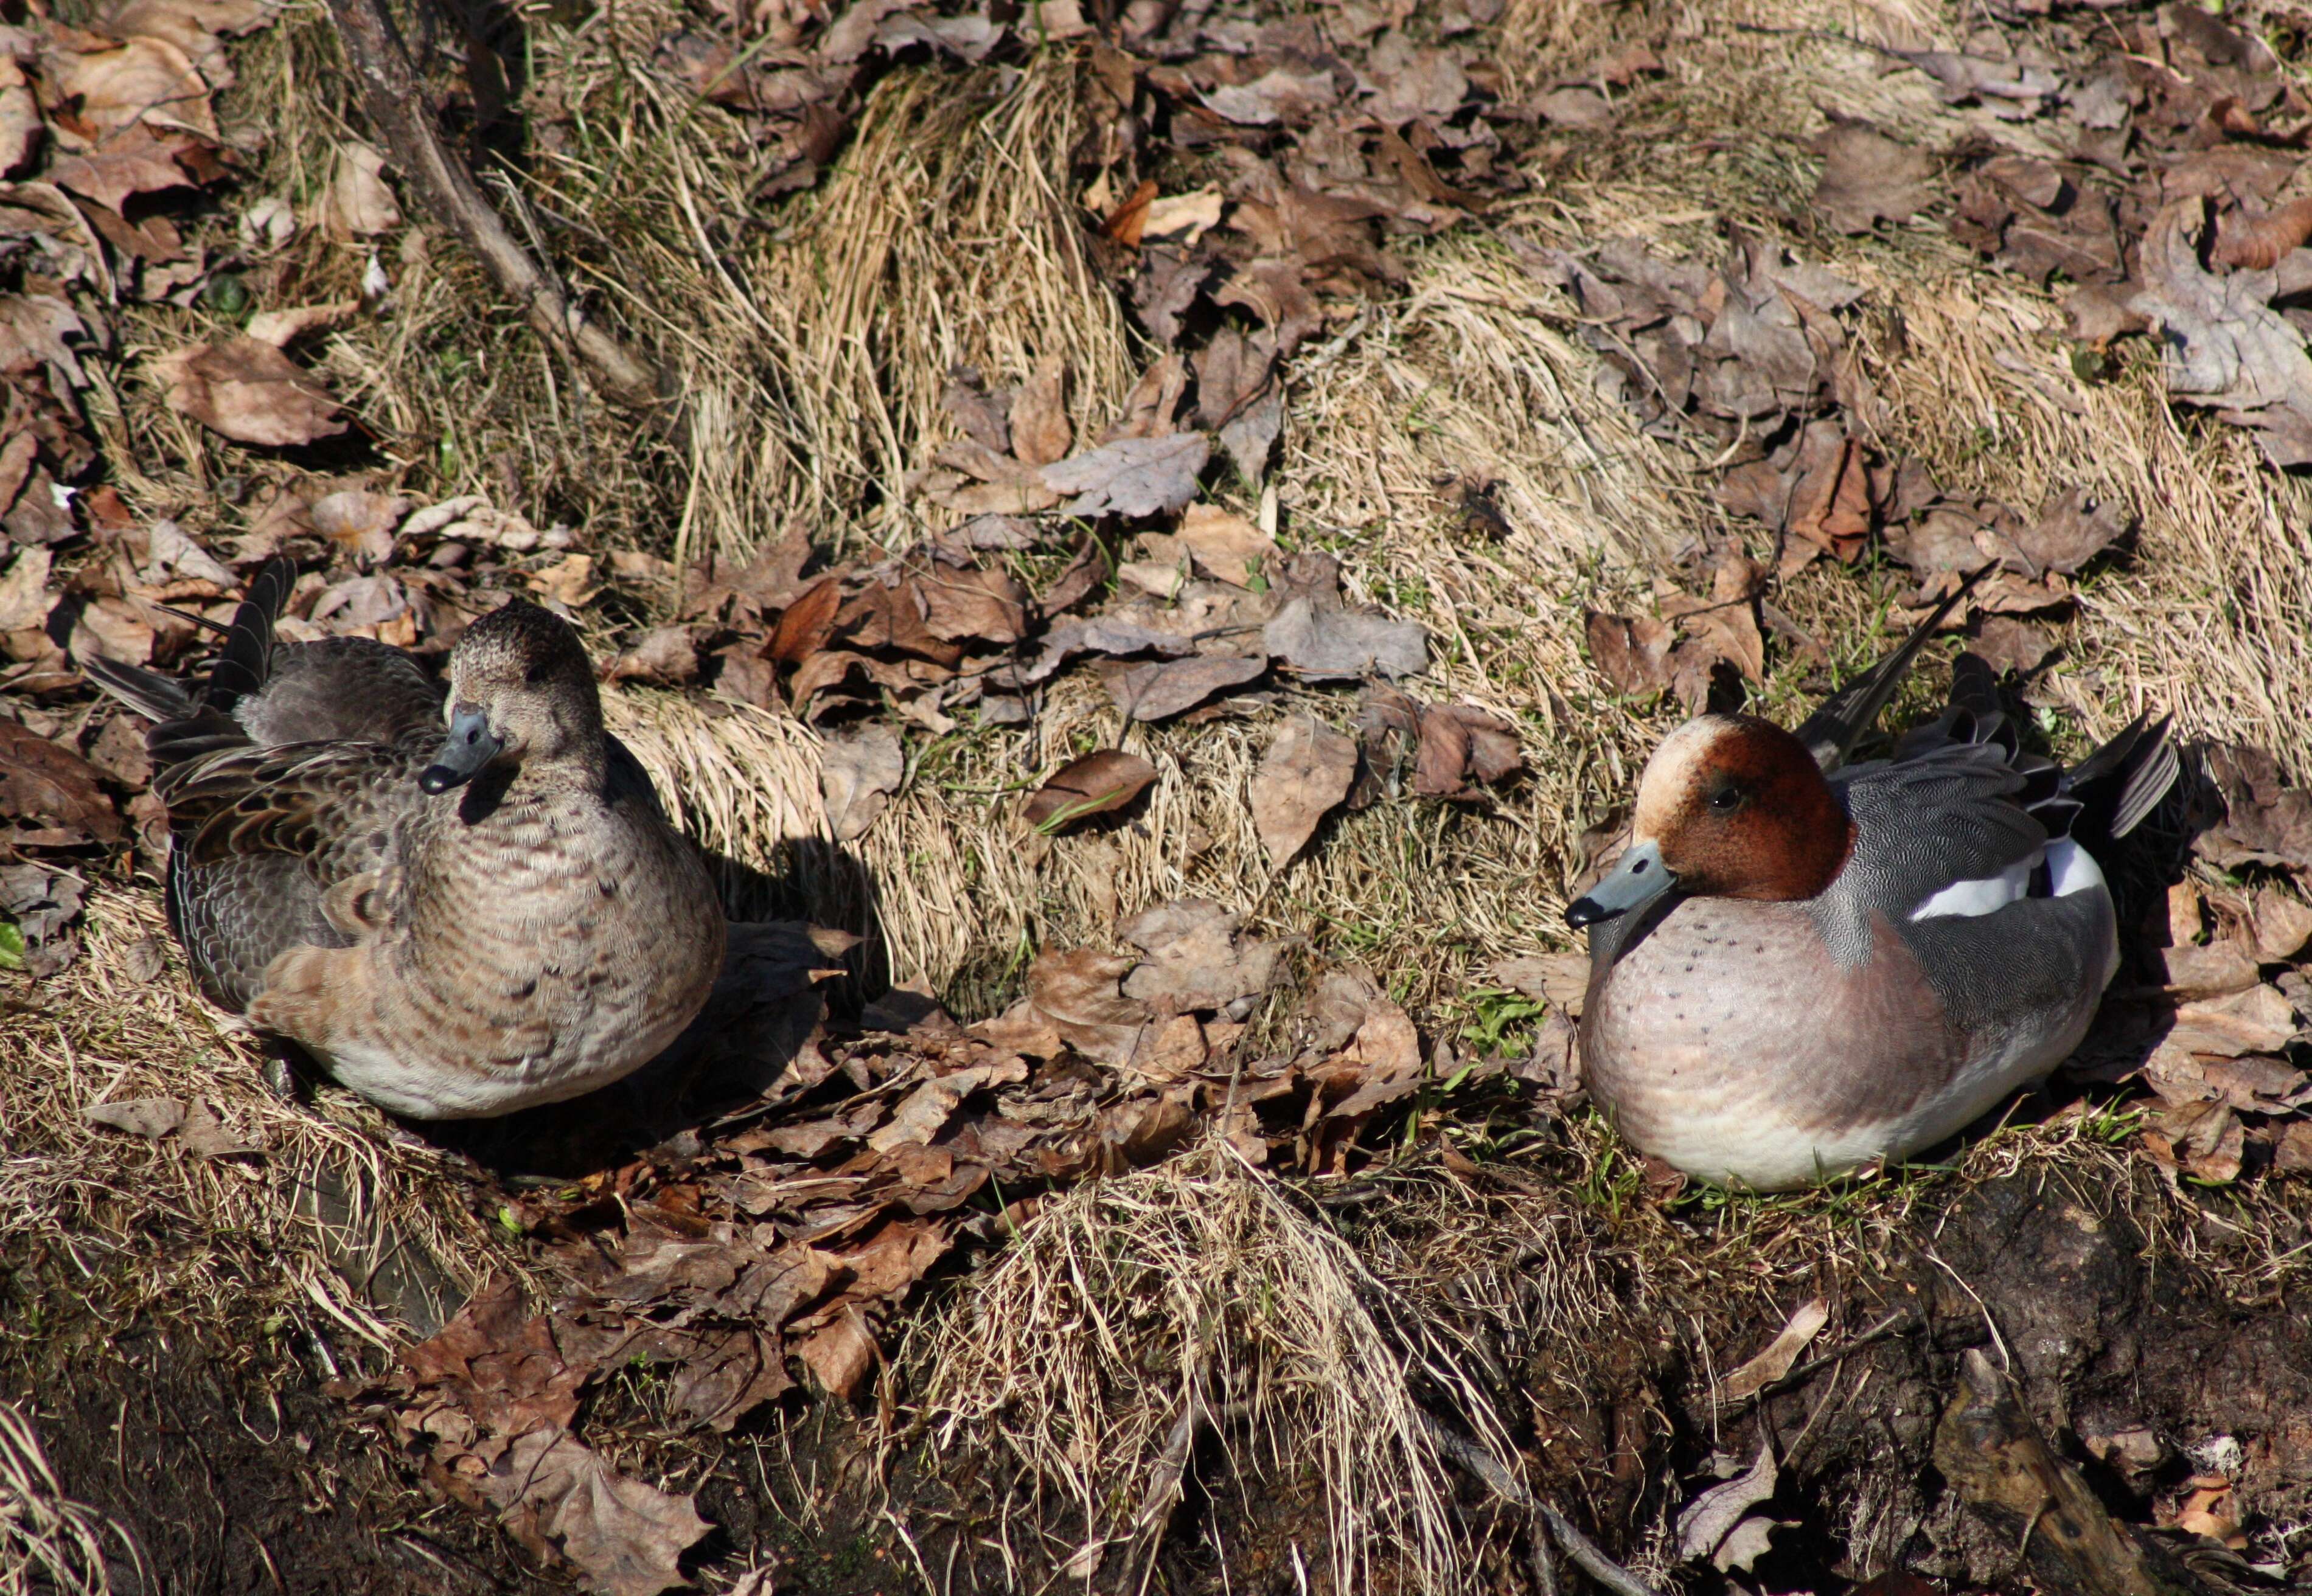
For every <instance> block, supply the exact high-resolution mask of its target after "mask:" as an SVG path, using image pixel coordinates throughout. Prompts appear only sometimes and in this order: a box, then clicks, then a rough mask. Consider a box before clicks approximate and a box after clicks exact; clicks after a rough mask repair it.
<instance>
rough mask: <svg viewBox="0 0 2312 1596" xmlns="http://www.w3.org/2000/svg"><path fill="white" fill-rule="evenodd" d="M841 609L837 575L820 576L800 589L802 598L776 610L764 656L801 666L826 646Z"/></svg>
mask: <svg viewBox="0 0 2312 1596" xmlns="http://www.w3.org/2000/svg"><path fill="white" fill-rule="evenodd" d="M842 608H843V585H842V581H841V580H840V579H839V578H837V577H835V576H831V575H830V576H823V577H821V578H819V580H817V581H815V582H813V583H812V584H811V585H810V587H808V588H806V589H803V591H802V594H801V597H798V598H796V599H795V601H794V602H793V604H791V605H789V606H787V607H786V608H784V610H781V611H780V612H779V618H778V621H777V622H776V624H774V625H773V626H772V628H771V636H770V641H768V642H766V643H765V644H764V645H763V655H764V658H767V659H775V660H776V661H777V662H778V663H780V664H781V665H800V664H801V663H802V662H803V660H805V659H806V658H810V656H811V655H813V654H815V653H817V652H819V650H821V649H823V648H825V647H826V646H827V643H828V639H830V638H831V637H833V636H834V635H835V617H836V615H837V614H839V613H840V612H841V610H842Z"/></svg>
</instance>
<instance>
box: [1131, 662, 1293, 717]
mask: <svg viewBox="0 0 2312 1596" xmlns="http://www.w3.org/2000/svg"><path fill="white" fill-rule="evenodd" d="M1109 668H1110V669H1115V668H1116V667H1109ZM1267 669H1268V660H1267V658H1265V656H1263V655H1259V654H1251V655H1233V654H1196V655H1191V656H1189V657H1188V658H1186V659H1171V660H1167V661H1165V662H1164V663H1163V664H1161V665H1135V666H1127V667H1123V668H1121V669H1120V670H1117V672H1116V675H1115V676H1112V677H1111V678H1110V679H1109V681H1108V692H1109V693H1111V694H1113V695H1114V697H1115V699H1116V702H1117V704H1118V705H1119V706H1120V707H1121V708H1122V709H1123V711H1124V713H1125V719H1126V720H1169V719H1171V718H1172V717H1173V716H1175V715H1178V714H1181V713H1184V712H1186V711H1189V710H1192V709H1195V707H1196V706H1197V705H1198V704H1200V703H1202V702H1204V700H1206V699H1208V698H1210V697H1212V695H1213V693H1222V692H1225V691H1226V690H1228V689H1229V688H1231V687H1242V686H1244V685H1247V684H1248V683H1251V682H1255V681H1257V680H1259V678H1260V677H1261V676H1263V675H1264V674H1265V673H1266V671H1267Z"/></svg>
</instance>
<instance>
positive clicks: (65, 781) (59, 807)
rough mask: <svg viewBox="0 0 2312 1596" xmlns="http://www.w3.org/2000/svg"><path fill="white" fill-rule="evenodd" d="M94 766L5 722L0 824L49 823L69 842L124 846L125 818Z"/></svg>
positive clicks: (0, 748)
mask: <svg viewBox="0 0 2312 1596" xmlns="http://www.w3.org/2000/svg"><path fill="white" fill-rule="evenodd" d="M97 777H98V772H97V769H96V767H95V766H94V765H92V764H91V763H88V761H86V760H84V759H83V758H82V757H81V756H80V755H79V754H75V753H74V752H73V751H72V750H71V749H69V748H66V747H65V746H62V745H61V744H57V743H52V742H50V741H49V740H48V738H46V737H36V736H34V735H33V734H32V733H31V731H30V730H28V729H26V728H24V727H23V726H22V725H20V724H18V723H17V722H16V721H13V720H0V818H6V819H13V820H33V821H42V820H45V821H48V822H51V823H53V824H56V825H57V826H60V827H62V828H63V829H64V831H65V833H66V836H68V837H73V838H77V837H78V836H80V835H82V834H83V833H84V834H85V835H87V836H91V837H94V838H95V839H96V840H97V841H98V842H118V841H119V840H120V816H119V815H118V813H116V812H115V811H114V809H113V807H112V800H111V799H110V798H107V797H105V796H104V790H103V789H102V788H101V787H99V786H98V785H97Z"/></svg>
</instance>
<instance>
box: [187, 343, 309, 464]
mask: <svg viewBox="0 0 2312 1596" xmlns="http://www.w3.org/2000/svg"><path fill="white" fill-rule="evenodd" d="M153 376H154V378H155V379H157V380H158V381H159V382H160V383H161V384H162V388H164V390H165V391H166V393H167V396H168V401H169V406H170V408H171V409H173V410H177V411H180V412H182V413H183V414H187V415H189V416H191V417H192V418H193V419H194V420H195V421H197V422H199V423H201V424H202V425H203V426H205V427H207V428H208V429H209V430H210V431H212V432H219V433H222V434H223V436H225V437H227V438H231V439H232V440H234V441H236V442H239V443H257V444H264V445H267V446H268V447H271V448H275V449H286V448H293V447H296V446H299V445H302V444H307V443H311V442H314V441H316V440H319V439H322V438H334V437H336V436H337V435H338V434H339V433H341V432H344V431H345V430H346V423H345V422H343V421H341V420H339V419H338V411H339V409H340V406H339V405H338V404H337V400H336V398H335V397H332V396H331V395H330V393H329V390H328V388H325V387H323V386H322V385H321V383H320V380H319V379H316V378H314V377H313V376H312V375H311V373H310V372H308V371H305V370H304V369H303V368H302V367H300V366H298V365H297V364H295V363H294V362H292V361H291V360H290V359H289V357H288V356H287V355H285V354H283V353H281V352H280V351H279V350H278V349H276V348H275V347H274V346H273V345H272V344H260V343H258V341H257V340H256V339H255V338H251V337H248V336H236V337H234V338H232V339H231V340H230V341H228V342H226V343H224V344H193V345H191V346H190V347H189V348H186V349H180V350H179V351H178V352H177V353H174V354H170V355H164V356H162V358H161V359H159V360H157V361H155V362H153Z"/></svg>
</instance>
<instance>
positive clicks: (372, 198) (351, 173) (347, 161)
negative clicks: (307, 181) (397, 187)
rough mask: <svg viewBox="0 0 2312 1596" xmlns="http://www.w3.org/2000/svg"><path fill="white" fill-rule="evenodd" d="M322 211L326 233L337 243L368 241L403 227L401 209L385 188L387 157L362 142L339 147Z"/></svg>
mask: <svg viewBox="0 0 2312 1596" xmlns="http://www.w3.org/2000/svg"><path fill="white" fill-rule="evenodd" d="M320 209H321V214H320V223H321V228H322V231H325V232H326V233H328V236H329V237H331V238H333V239H338V240H345V239H365V238H370V237H372V236H373V235H375V234H378V233H381V232H390V231H393V230H394V229H395V228H397V227H398V226H400V225H401V207H400V206H399V205H396V204H395V203H394V199H393V190H392V189H390V188H387V187H386V185H385V157H384V156H383V155H381V154H380V153H378V152H377V150H376V149H375V148H373V147H372V146H371V145H369V144H363V143H362V142H361V141H359V140H358V139H352V140H348V141H346V143H344V144H339V145H338V146H337V166H336V170H333V171H332V172H331V173H330V174H329V184H328V188H325V189H323V190H322V193H321V207H320Z"/></svg>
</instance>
